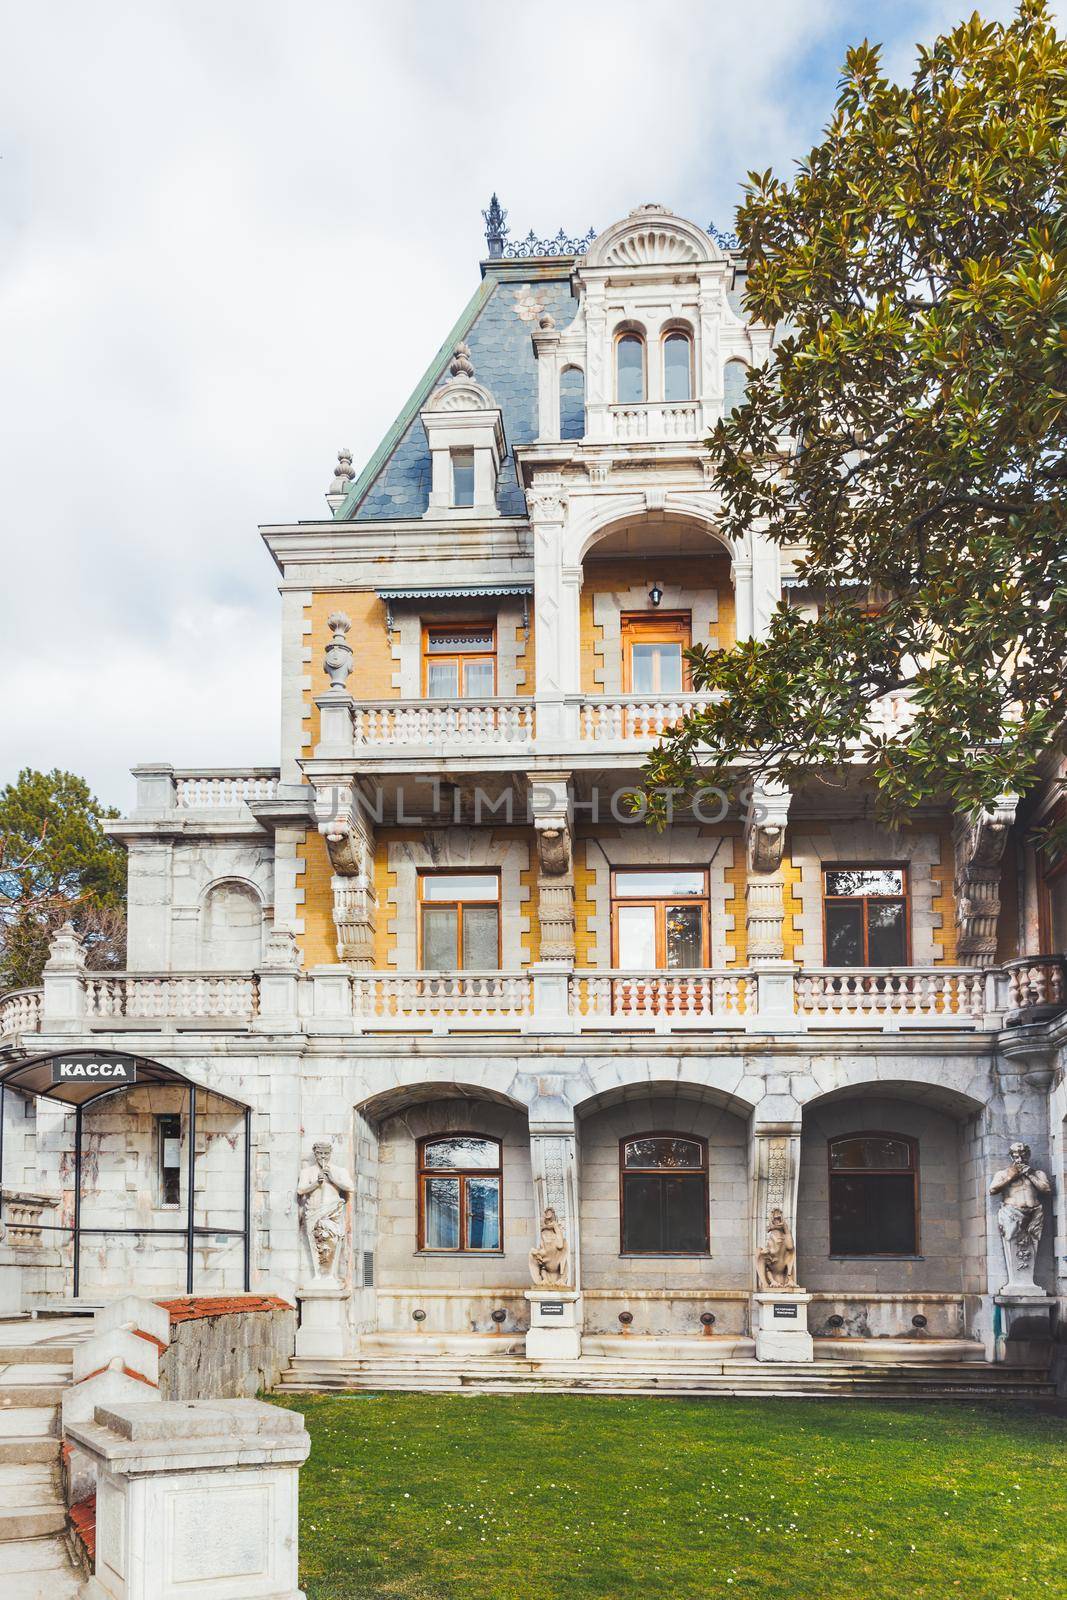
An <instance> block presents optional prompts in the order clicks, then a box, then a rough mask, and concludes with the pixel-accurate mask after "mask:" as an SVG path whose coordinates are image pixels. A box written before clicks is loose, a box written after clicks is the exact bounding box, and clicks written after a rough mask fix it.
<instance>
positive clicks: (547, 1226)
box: [530, 1206, 571, 1289]
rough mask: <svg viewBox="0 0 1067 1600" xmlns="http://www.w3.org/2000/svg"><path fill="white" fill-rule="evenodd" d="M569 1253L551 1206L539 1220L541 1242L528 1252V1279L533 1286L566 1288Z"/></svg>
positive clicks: (568, 1276)
mask: <svg viewBox="0 0 1067 1600" xmlns="http://www.w3.org/2000/svg"><path fill="white" fill-rule="evenodd" d="M570 1261H571V1258H570V1251H569V1250H568V1248H567V1239H566V1236H565V1234H564V1232H563V1228H562V1225H561V1224H560V1221H559V1219H558V1218H557V1216H556V1213H555V1211H554V1210H553V1209H552V1207H551V1206H547V1207H546V1208H545V1213H544V1216H543V1217H542V1218H541V1242H540V1244H539V1245H535V1246H534V1248H533V1249H532V1250H531V1251H530V1277H531V1279H532V1280H533V1282H534V1283H535V1284H537V1285H538V1287H540V1285H541V1284H544V1283H548V1284H552V1285H553V1286H554V1287H555V1288H557V1289H562V1288H564V1287H565V1286H566V1284H567V1282H568V1280H569V1278H570Z"/></svg>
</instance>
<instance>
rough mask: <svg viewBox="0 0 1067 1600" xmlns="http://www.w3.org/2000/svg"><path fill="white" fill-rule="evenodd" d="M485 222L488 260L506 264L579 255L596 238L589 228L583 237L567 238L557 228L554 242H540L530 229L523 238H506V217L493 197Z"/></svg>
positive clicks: (592, 229) (485, 214) (546, 240)
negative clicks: (493, 259)
mask: <svg viewBox="0 0 1067 1600" xmlns="http://www.w3.org/2000/svg"><path fill="white" fill-rule="evenodd" d="M482 217H483V219H484V221H485V242H486V246H487V247H488V250H489V256H490V259H492V258H493V257H503V258H505V259H507V260H509V261H512V260H514V261H523V260H527V259H529V258H530V257H531V256H582V255H584V254H585V252H586V251H587V250H588V248H589V246H590V245H591V244H592V242H593V240H594V239H595V238H596V229H595V228H590V229H589V232H588V233H587V234H586V235H585V236H584V238H573V239H572V238H571V237H570V236H569V235H568V234H566V233H564V231H563V229H562V228H561V229H560V230H559V232H558V233H557V234H556V236H555V238H554V239H542V238H539V237H538V235H537V234H536V233H534V231H533V229H532V228H531V229H530V231H529V233H528V234H527V235H526V237H525V239H509V238H508V233H509V229H508V214H507V212H506V211H505V210H504V207H503V206H502V205H501V204H500V201H499V200H498V199H497V197H496V195H495V194H494V195H493V197H492V199H491V200H490V202H489V208H488V210H487V211H483V212H482Z"/></svg>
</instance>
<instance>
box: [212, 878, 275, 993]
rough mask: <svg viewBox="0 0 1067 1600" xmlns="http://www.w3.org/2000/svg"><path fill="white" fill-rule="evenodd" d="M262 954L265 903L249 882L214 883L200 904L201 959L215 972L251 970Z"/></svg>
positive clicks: (257, 963) (256, 964)
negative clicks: (263, 903)
mask: <svg viewBox="0 0 1067 1600" xmlns="http://www.w3.org/2000/svg"><path fill="white" fill-rule="evenodd" d="M262 954H263V907H262V904H261V903H260V898H259V895H258V894H257V893H256V890H255V889H254V888H253V886H252V884H250V883H241V882H240V881H239V880H235V879H231V880H228V881H226V882H224V883H216V884H213V885H212V887H211V888H210V889H209V890H208V892H207V894H206V895H205V896H204V903H203V905H202V906H201V908H200V959H201V963H202V965H203V966H205V967H207V968H208V970H209V971H214V972H250V971H251V970H252V968H253V967H256V966H258V965H259V962H260V960H261V959H262Z"/></svg>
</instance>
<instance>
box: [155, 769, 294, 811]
mask: <svg viewBox="0 0 1067 1600" xmlns="http://www.w3.org/2000/svg"><path fill="white" fill-rule="evenodd" d="M278 781H279V779H278V771H277V768H273V769H272V768H269V767H258V768H254V769H253V770H252V771H250V772H245V771H241V770H239V769H233V770H229V769H225V768H221V769H217V770H216V771H214V772H175V774H174V804H175V806H176V808H177V809H178V810H179V811H210V810H215V809H218V808H222V807H231V806H240V805H246V804H247V803H248V801H250V800H273V799H274V798H275V796H276V795H277V793H278Z"/></svg>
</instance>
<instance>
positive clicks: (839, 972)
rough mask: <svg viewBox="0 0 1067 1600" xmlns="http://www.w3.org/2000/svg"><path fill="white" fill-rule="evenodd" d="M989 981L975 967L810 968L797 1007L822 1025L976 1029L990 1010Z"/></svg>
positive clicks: (800, 976) (801, 978) (799, 980)
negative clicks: (918, 1024)
mask: <svg viewBox="0 0 1067 1600" xmlns="http://www.w3.org/2000/svg"><path fill="white" fill-rule="evenodd" d="M986 979H987V973H986V972H985V971H980V970H978V969H977V968H974V967H960V968H955V967H864V968H858V967H857V968H854V969H852V968H849V969H844V970H843V969H842V968H840V967H821V968H814V969H813V968H811V967H808V968H805V969H804V970H803V971H801V972H798V973H797V975H796V979H795V991H796V1008H797V1012H798V1014H799V1015H800V1016H801V1017H804V1018H807V1019H809V1020H810V1021H811V1022H812V1023H814V1024H817V1025H820V1026H825V1025H827V1024H830V1025H833V1024H840V1025H842V1026H844V1027H865V1026H870V1025H871V1024H876V1025H879V1026H882V1025H884V1024H885V1022H886V1021H889V1022H891V1023H900V1022H905V1023H907V1022H926V1023H931V1022H932V1023H937V1024H939V1025H950V1024H951V1023H953V1022H958V1023H960V1024H962V1025H966V1026H973V1025H974V1023H975V1022H979V1021H981V1019H982V1017H983V1016H984V1015H985V1014H986V1011H987V1009H989V1008H988V1007H987V983H986Z"/></svg>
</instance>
